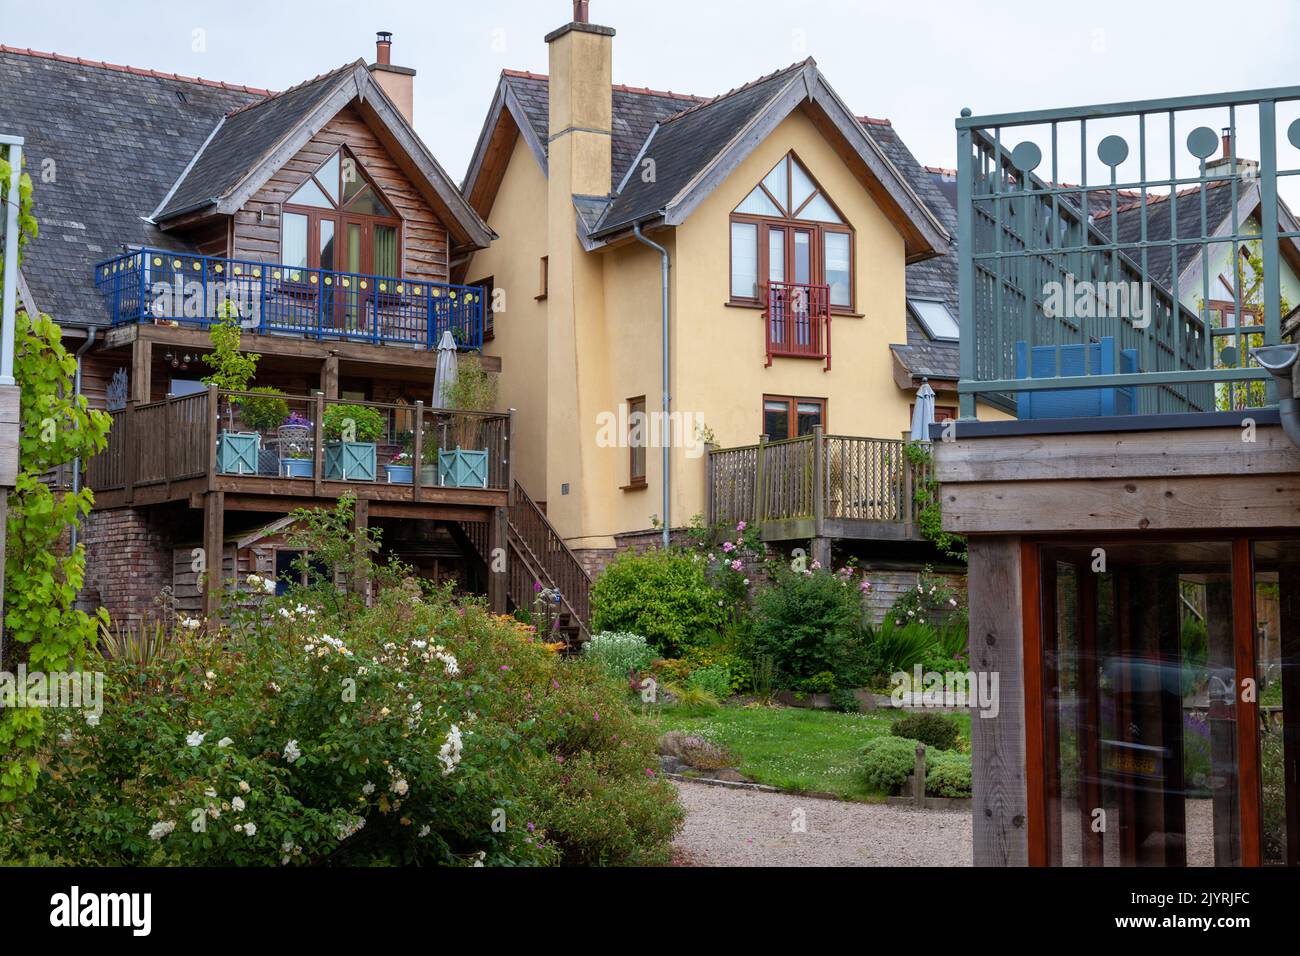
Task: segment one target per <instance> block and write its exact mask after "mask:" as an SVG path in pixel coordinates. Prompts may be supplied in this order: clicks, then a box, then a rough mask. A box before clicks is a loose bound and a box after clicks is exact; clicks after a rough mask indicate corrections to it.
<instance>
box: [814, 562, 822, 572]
mask: <svg viewBox="0 0 1300 956" xmlns="http://www.w3.org/2000/svg"><path fill="white" fill-rule="evenodd" d="M821 568H822V563H821V562H820V561H814V562H813V563H812V569H813V570H814V571H820V570H821Z"/></svg>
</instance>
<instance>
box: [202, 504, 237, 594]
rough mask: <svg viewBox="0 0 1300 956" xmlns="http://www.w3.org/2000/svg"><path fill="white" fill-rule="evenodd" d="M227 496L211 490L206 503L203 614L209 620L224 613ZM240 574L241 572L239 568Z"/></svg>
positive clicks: (204, 508)
mask: <svg viewBox="0 0 1300 956" xmlns="http://www.w3.org/2000/svg"><path fill="white" fill-rule="evenodd" d="M225 499H226V496H225V494H224V493H223V492H220V491H210V492H208V493H207V494H206V495H205V496H204V502H203V566H204V569H205V572H206V573H205V574H204V579H203V613H204V615H205V616H206V617H208V618H209V619H213V618H216V617H217V616H218V615H219V614H220V613H221V592H222V589H223V588H224V587H225V585H226V582H225V581H224V580H223V576H224V573H225V572H224V568H223V564H224V561H225V511H226V500H225ZM236 572H238V569H236Z"/></svg>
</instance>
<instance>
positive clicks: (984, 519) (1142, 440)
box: [934, 413, 1300, 534]
mask: <svg viewBox="0 0 1300 956" xmlns="http://www.w3.org/2000/svg"><path fill="white" fill-rule="evenodd" d="M1243 414H1245V413H1243ZM934 458H935V475H936V477H937V478H938V480H939V482H940V497H941V502H942V510H943V526H944V530H946V531H951V532H954V533H957V534H1004V533H1015V534H1021V533H1039V532H1044V533H1052V532H1072V531H1077V532H1108V531H1179V530H1201V529H1234V528H1243V529H1246V528H1251V529H1258V528H1277V529H1288V528H1300V449H1297V448H1295V447H1294V446H1293V445H1291V444H1290V442H1289V441H1288V440H1287V439H1286V437H1285V435H1283V433H1282V430H1281V428H1279V427H1278V426H1275V425H1259V426H1258V427H1231V426H1228V427H1214V428H1204V429H1184V430H1177V431H1155V430H1153V431H1141V432H1099V433H1088V434H1057V435H1033V436H1029V435H1017V436H1003V437H991V436H990V437H982V438H968V439H959V440H957V441H953V442H942V441H941V442H936V443H935V446H934Z"/></svg>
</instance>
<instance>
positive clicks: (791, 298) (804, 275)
mask: <svg viewBox="0 0 1300 956" xmlns="http://www.w3.org/2000/svg"><path fill="white" fill-rule="evenodd" d="M814 234H815V230H813V229H810V228H803V227H800V226H770V227H768V229H767V281H768V290H769V291H768V295H769V301H768V310H769V317H768V321H769V322H771V324H772V341H773V342H774V343H782V344H783V345H785V346H786V347H787V348H791V347H801V348H804V349H806V348H808V347H809V346H810V345H811V344H812V340H813V328H812V324H813V320H812V316H811V311H810V303H811V297H812V292H811V288H810V287H811V285H812V281H813V276H814V275H815V274H816V268H815V265H816V263H815V261H814V251H813V250H814V249H815V245H814V242H813V238H814Z"/></svg>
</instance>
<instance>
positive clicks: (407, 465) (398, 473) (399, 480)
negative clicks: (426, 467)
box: [384, 450, 415, 485]
mask: <svg viewBox="0 0 1300 956" xmlns="http://www.w3.org/2000/svg"><path fill="white" fill-rule="evenodd" d="M414 472H415V463H414V461H413V459H412V458H411V453H410V452H409V451H405V450H403V451H399V452H398V453H397V454H396V455H394V456H393V457H392V458H391V459H389V461H388V464H386V465H384V474H386V475H387V476H388V483H389V484H390V485H409V484H410V483H411V482H412V481H413V480H414Z"/></svg>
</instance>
